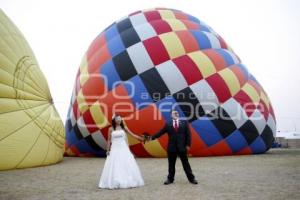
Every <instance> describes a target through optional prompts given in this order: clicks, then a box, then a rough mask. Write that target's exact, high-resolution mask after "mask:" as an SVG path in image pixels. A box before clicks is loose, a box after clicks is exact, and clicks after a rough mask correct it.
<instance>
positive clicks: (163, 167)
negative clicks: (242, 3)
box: [0, 149, 300, 200]
mask: <svg viewBox="0 0 300 200" xmlns="http://www.w3.org/2000/svg"><path fill="white" fill-rule="evenodd" d="M104 161H105V159H103V158H75V157H65V158H64V160H63V162H61V163H59V164H56V165H51V166H46V167H37V168H28V169H19V170H9V171H1V172H0V199H1V200H2V199H5V200H6V199H10V200H14V199H43V200H48V199H49V200H50V199H51V200H54V199H73V200H74V199H75V200H76V199H80V200H82V199H104V200H106V199H126V200H127V199H130V200H131V199H138V200H146V199H155V200H160V199H172V200H174V199H181V200H186V199H193V200H195V199H222V200H223V199H230V200H231V199H255V200H257V199H263V200H267V199H272V200H276V199H285V200H286V199H300V149H272V150H270V151H269V152H268V153H266V154H261V155H250V156H226V157H201V158H190V163H191V166H192V169H193V171H194V174H195V176H196V178H197V180H198V181H199V184H198V185H192V184H190V183H189V182H188V181H187V179H186V177H185V174H184V172H183V169H182V166H181V163H180V160H178V161H179V162H177V163H176V169H177V171H176V177H175V184H172V185H167V186H165V185H163V181H164V179H165V178H166V174H167V159H164V158H160V159H153V158H139V159H137V162H138V164H139V166H140V169H141V171H142V174H143V178H144V181H145V184H146V185H145V186H144V187H140V188H133V189H120V190H104V189H98V187H97V186H98V181H99V178H100V174H101V171H102V168H103V164H104Z"/></svg>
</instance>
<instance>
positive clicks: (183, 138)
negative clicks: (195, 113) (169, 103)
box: [147, 110, 198, 185]
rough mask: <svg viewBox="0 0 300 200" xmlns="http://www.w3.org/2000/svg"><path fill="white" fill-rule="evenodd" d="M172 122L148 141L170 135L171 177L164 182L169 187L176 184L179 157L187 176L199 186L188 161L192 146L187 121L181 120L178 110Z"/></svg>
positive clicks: (169, 158) (172, 114)
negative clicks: (176, 165)
mask: <svg viewBox="0 0 300 200" xmlns="http://www.w3.org/2000/svg"><path fill="white" fill-rule="evenodd" d="M171 117H172V120H171V121H169V122H167V123H166V124H165V126H164V127H163V128H162V129H161V130H160V131H159V132H158V133H156V134H154V135H152V136H150V137H149V138H148V139H147V140H148V141H149V140H155V139H156V138H159V137H160V136H162V135H163V134H165V133H168V136H169V142H168V150H167V152H168V162H169V175H168V178H167V180H166V181H165V182H164V184H165V185H169V184H171V183H173V182H174V176H175V163H176V159H177V156H179V158H180V160H181V163H182V166H183V169H184V171H185V174H186V176H187V178H188V180H189V181H190V183H192V184H198V182H197V180H196V179H195V176H194V175H193V172H192V169H191V166H190V164H189V161H188V157H187V151H189V150H190V146H191V133H190V130H189V127H188V123H187V121H183V120H182V121H181V120H179V114H178V112H177V111H176V110H172V112H171Z"/></svg>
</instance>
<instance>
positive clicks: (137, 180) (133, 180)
mask: <svg viewBox="0 0 300 200" xmlns="http://www.w3.org/2000/svg"><path fill="white" fill-rule="evenodd" d="M111 142H112V144H111V148H110V149H111V150H110V154H109V155H108V156H107V158H106V160H105V164H104V167H103V170H102V174H101V178H100V181H99V188H108V189H117V188H132V187H139V186H143V185H144V180H143V178H142V175H141V172H140V169H139V167H138V165H137V163H136V161H135V158H134V156H133V155H132V153H131V151H130V149H129V147H128V144H127V136H126V133H125V131H124V130H114V131H112V132H111Z"/></svg>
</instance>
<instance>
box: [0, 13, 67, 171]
mask: <svg viewBox="0 0 300 200" xmlns="http://www.w3.org/2000/svg"><path fill="white" fill-rule="evenodd" d="M64 143H65V131H64V127H63V123H62V121H61V119H60V117H59V115H58V113H57V111H56V109H55V107H54V105H53V101H52V98H51V95H50V91H49V88H48V84H47V81H46V79H45V77H44V75H43V73H42V72H41V70H40V69H39V66H38V63H37V61H36V59H35V57H34V54H33V52H32V50H31V49H30V47H29V45H28V43H27V42H26V40H25V38H24V37H23V35H22V33H21V32H20V31H19V30H18V28H17V27H16V26H15V25H14V24H13V23H12V22H11V21H10V19H9V18H8V17H7V16H6V15H5V14H4V13H3V11H2V10H0V170H6V169H14V168H25V167H34V166H42V165H49V164H53V163H57V162H59V161H61V160H62V158H63V152H64Z"/></svg>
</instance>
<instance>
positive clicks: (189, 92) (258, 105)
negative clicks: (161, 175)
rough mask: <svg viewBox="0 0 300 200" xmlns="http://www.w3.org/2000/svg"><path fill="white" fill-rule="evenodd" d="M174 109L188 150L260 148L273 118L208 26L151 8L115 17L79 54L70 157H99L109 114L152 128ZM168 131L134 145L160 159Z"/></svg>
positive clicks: (265, 145) (267, 143) (69, 124)
mask: <svg viewBox="0 0 300 200" xmlns="http://www.w3.org/2000/svg"><path fill="white" fill-rule="evenodd" d="M172 108H175V109H176V110H178V111H179V113H180V116H181V117H183V118H185V119H187V120H188V122H189V128H190V130H191V135H192V145H191V150H190V152H189V154H190V156H221V155H240V154H257V153H263V152H266V151H267V150H268V149H269V148H270V147H271V144H272V141H273V135H274V134H275V130H276V120H275V115H274V112H273V108H272V105H271V103H270V100H269V98H268V96H267V94H266V92H265V91H264V90H263V88H262V86H261V85H260V83H259V82H258V81H257V80H256V79H255V77H254V76H253V75H251V74H250V72H249V71H248V69H247V67H246V66H245V65H244V64H242V63H241V60H240V59H239V57H238V56H237V55H236V54H235V53H234V51H233V50H232V49H231V48H230V47H229V45H228V44H227V43H226V42H225V41H224V39H223V38H222V37H221V36H220V35H219V34H217V33H216V32H215V31H214V30H213V29H212V28H211V27H210V26H208V25H207V24H205V23H204V22H202V21H200V20H199V19H197V18H196V17H193V16H192V15H189V14H187V13H184V12H182V11H178V10H174V9H166V8H155V9H149V10H142V11H137V12H134V13H132V14H129V15H128V16H126V17H124V18H122V19H120V20H118V21H116V22H114V23H113V24H111V25H110V26H109V27H107V28H106V29H105V30H104V31H103V32H101V33H100V34H99V35H98V36H97V37H96V39H95V40H94V41H93V42H92V43H91V45H90V47H89V48H88V50H87V52H86V54H85V55H84V57H83V59H82V63H81V65H80V68H79V71H78V74H77V76H76V81H75V86H74V90H73V93H72V97H71V104H70V108H69V112H68V118H67V121H66V125H65V127H66V152H65V155H69V156H105V148H106V141H107V131H108V127H109V126H110V123H111V117H112V115H113V113H114V112H117V113H119V114H120V115H121V116H123V118H124V122H125V124H126V126H127V127H128V128H129V129H130V130H131V131H132V132H134V133H136V134H138V135H141V134H143V133H145V132H146V133H148V134H150V135H152V134H154V133H156V132H158V131H159V130H160V129H161V128H162V127H163V125H164V124H165V122H166V121H168V120H169V119H170V110H171V109H172ZM167 140H168V137H167V136H166V135H164V136H163V137H161V138H159V139H158V140H155V141H151V142H148V143H146V144H143V143H140V142H138V141H136V140H134V139H133V138H131V137H130V136H129V145H130V149H131V151H132V152H133V153H134V154H135V155H136V156H138V157H165V156H166V154H167V153H166V148H167Z"/></svg>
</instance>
